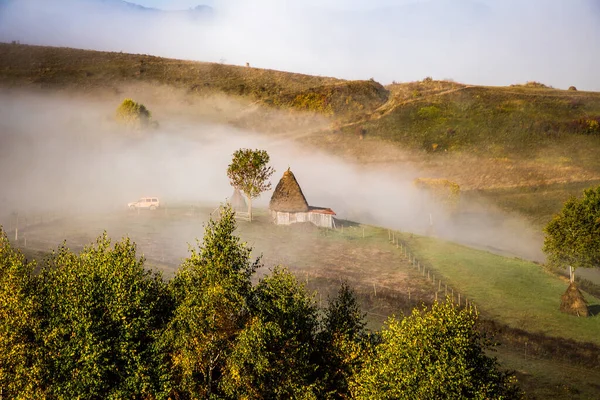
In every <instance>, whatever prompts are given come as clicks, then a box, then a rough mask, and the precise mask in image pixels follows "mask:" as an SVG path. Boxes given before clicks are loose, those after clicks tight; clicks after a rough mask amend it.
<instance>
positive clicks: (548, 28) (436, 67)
mask: <svg viewBox="0 0 600 400" xmlns="http://www.w3.org/2000/svg"><path fill="white" fill-rule="evenodd" d="M214 3H215V4H214V9H213V8H208V7H200V8H198V9H196V10H194V11H182V12H166V11H156V10H152V9H149V8H144V7H139V6H135V5H131V4H127V3H125V2H122V1H118V0H110V1H100V0H62V1H52V2H50V1H43V0H26V1H14V0H5V2H4V3H3V4H4V6H3V7H2V8H1V9H0V40H2V41H13V40H18V41H20V42H21V43H28V44H40V45H52V46H69V47H77V48H87V49H96V50H110V51H123V52H131V53H144V54H153V55H159V56H166V57H174V58H181V59H193V60H202V61H213V62H225V63H231V64H237V65H244V64H245V63H246V62H249V63H250V65H251V66H256V67H260V68H271V69H280V70H287V71H295V72H302V73H308V74H314V75H327V76H336V77H339V78H347V79H369V78H371V77H373V78H375V79H376V80H378V81H381V82H383V83H390V82H391V81H393V80H395V81H413V80H417V79H422V78H423V77H425V76H433V77H434V78H438V79H443V78H452V79H455V80H457V81H461V82H468V83H475V84H488V85H508V84H512V83H519V82H525V81H529V80H536V81H541V82H544V83H546V84H549V85H553V86H555V87H560V88H567V87H569V86H571V85H575V86H577V87H578V88H580V89H587V90H600V82H599V81H598V79H597V74H596V73H595V70H594V68H593V67H592V66H594V65H597V64H598V62H599V61H600V55H599V53H598V52H597V51H595V50H596V49H597V48H598V40H599V39H598V38H600V25H599V24H598V21H599V20H600V10H599V9H598V5H597V2H595V1H593V0H579V1H573V2H568V3H567V2H564V1H560V0H549V1H546V0H532V1H528V2H518V1H513V0H510V1H502V2H499V1H491V0H478V1H476V0H460V1H448V0H431V1H402V2H390V1H382V0H380V1H376V2H371V3H369V5H368V6H366V5H364V3H361V4H359V3H358V2H339V1H334V0H330V1H325V2H308V3H305V2H302V3H298V2H292V1H274V0H259V1H253V2H246V1H242V0H233V1H227V2H214ZM201 5H202V4H201V2H199V6H201ZM107 27H110V29H107Z"/></svg>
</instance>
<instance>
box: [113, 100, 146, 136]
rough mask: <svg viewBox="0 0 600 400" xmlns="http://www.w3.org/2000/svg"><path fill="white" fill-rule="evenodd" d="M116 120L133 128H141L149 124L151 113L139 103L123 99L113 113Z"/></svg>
mask: <svg viewBox="0 0 600 400" xmlns="http://www.w3.org/2000/svg"><path fill="white" fill-rule="evenodd" d="M115 118H116V120H117V122H119V123H121V124H124V125H126V126H128V127H130V128H133V129H141V128H145V127H148V126H149V125H151V123H152V121H151V119H152V113H150V110H148V109H147V108H146V106H144V105H143V104H141V103H137V102H135V101H133V100H132V99H125V100H123V102H122V103H121V104H120V105H119V107H118V108H117V111H116V113H115Z"/></svg>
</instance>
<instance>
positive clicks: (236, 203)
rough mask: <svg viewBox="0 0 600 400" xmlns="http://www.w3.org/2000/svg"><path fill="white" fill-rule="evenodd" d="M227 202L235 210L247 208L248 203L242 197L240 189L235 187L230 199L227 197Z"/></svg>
mask: <svg viewBox="0 0 600 400" xmlns="http://www.w3.org/2000/svg"><path fill="white" fill-rule="evenodd" d="M229 204H230V205H231V208H233V209H234V210H236V211H237V210H243V211H246V210H247V209H248V205H247V204H246V200H245V199H244V196H242V192H240V189H235V190H234V191H233V194H232V195H231V199H229Z"/></svg>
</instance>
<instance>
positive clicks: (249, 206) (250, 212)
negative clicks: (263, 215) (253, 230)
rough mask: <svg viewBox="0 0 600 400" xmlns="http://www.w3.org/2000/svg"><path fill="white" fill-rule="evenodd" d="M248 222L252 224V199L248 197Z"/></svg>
mask: <svg viewBox="0 0 600 400" xmlns="http://www.w3.org/2000/svg"><path fill="white" fill-rule="evenodd" d="M248 220H249V221H250V222H252V198H251V197H250V196H248Z"/></svg>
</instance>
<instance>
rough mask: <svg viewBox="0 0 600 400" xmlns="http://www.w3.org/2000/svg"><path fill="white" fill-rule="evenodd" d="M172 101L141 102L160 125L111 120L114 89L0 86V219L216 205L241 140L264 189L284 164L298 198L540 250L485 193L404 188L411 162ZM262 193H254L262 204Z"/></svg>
mask: <svg viewBox="0 0 600 400" xmlns="http://www.w3.org/2000/svg"><path fill="white" fill-rule="evenodd" d="M159 97H160V96H159ZM177 102H178V101H177V99H176V98H173V99H171V100H167V101H165V100H162V102H161V101H160V100H158V99H157V100H155V103H147V104H148V107H149V108H150V110H153V109H154V110H159V112H158V113H157V115H158V116H159V117H160V118H161V120H160V128H159V129H157V130H154V131H149V132H143V133H135V132H128V131H124V130H122V128H120V127H119V126H118V125H116V124H115V123H114V121H113V119H112V115H113V113H114V105H115V104H118V97H117V96H114V99H113V101H106V100H100V99H98V98H94V97H90V96H65V95H58V94H50V93H44V94H40V93H37V94H35V93H24V92H16V91H6V92H3V93H2V94H0V121H2V124H1V125H0V128H1V129H0V143H2V146H1V147H0V182H2V187H3V193H2V195H1V196H0V211H2V212H1V213H0V214H2V215H0V224H5V225H7V226H8V222H9V221H10V218H11V217H10V214H11V213H14V212H18V213H21V214H23V215H27V214H28V213H32V212H39V211H41V212H45V211H46V212H47V211H52V212H54V211H56V212H59V213H64V214H66V215H69V214H73V213H75V214H77V213H110V212H112V211H115V210H124V209H126V204H127V202H129V201H134V200H136V199H138V198H139V197H141V196H158V197H159V198H160V199H161V201H163V202H164V204H166V205H168V204H171V205H172V204H188V205H189V204H204V205H213V206H215V207H216V205H218V204H219V203H222V202H224V201H225V200H226V198H228V197H230V196H231V194H232V192H233V189H232V188H231V186H230V185H229V180H228V178H227V176H226V169H227V165H228V164H229V162H230V161H231V155H232V154H233V152H234V151H235V150H237V149H239V148H243V147H248V148H261V149H265V150H267V151H268V152H269V154H270V155H271V164H272V165H273V166H274V168H275V170H276V173H275V175H274V176H273V178H272V180H271V181H272V183H273V188H274V187H275V185H276V184H277V182H278V181H279V179H280V178H281V176H282V174H283V172H284V171H285V170H286V169H287V168H288V167H291V169H292V171H293V172H294V174H295V175H296V178H297V179H298V181H299V183H300V185H301V187H302V190H303V192H304V194H305V196H306V197H307V200H308V202H309V204H310V205H313V206H320V207H331V208H333V209H334V211H335V212H336V213H337V217H338V218H341V219H349V220H353V221H357V222H361V223H370V224H375V225H379V226H384V227H388V228H393V229H400V230H403V231H409V232H415V233H420V234H425V233H427V230H428V229H429V224H430V222H431V220H430V219H431V218H432V217H433V219H434V222H435V230H436V233H437V234H438V235H439V236H440V237H443V238H446V239H451V240H455V241H458V242H462V243H465V244H470V245H475V246H479V247H485V248H492V249H495V251H500V252H506V253H508V254H515V255H519V256H522V257H527V258H533V259H539V258H540V250H539V249H540V238H539V233H537V232H535V231H534V230H532V229H531V227H530V226H529V224H528V223H527V222H526V221H525V220H524V219H522V218H520V217H518V216H511V215H507V214H505V213H503V212H500V211H499V210H497V209H495V208H494V207H492V206H491V205H485V204H483V205H482V204H480V205H468V204H467V205H465V206H466V208H468V209H470V210H471V211H472V214H465V215H458V216H454V217H453V216H451V215H449V214H448V213H447V211H446V210H445V209H444V208H443V207H440V205H436V203H435V202H433V201H431V199H428V198H427V197H426V196H425V195H424V193H421V192H419V191H418V190H417V189H416V188H415V186H414V185H413V183H412V182H413V179H414V178H415V177H418V176H420V171H418V170H416V169H414V168H412V167H410V166H409V165H397V166H391V165H388V166H381V165H372V166H368V165H357V164H354V163H351V162H347V161H345V160H343V159H341V158H339V157H336V156H332V155H330V154H327V153H325V152H322V151H318V150H316V149H314V148H310V147H305V146H303V145H301V144H299V143H297V142H294V141H293V140H288V139H285V138H279V137H278V136H277V135H275V136H270V135H263V134H260V133H257V132H250V131H246V130H243V129H235V128H232V127H228V126H225V125H215V124H211V123H208V122H206V123H201V122H198V121H197V120H193V119H190V118H189V117H186V116H185V115H180V116H176V115H174V114H170V113H169V112H168V111H167V112H165V111H164V110H169V109H171V108H172V106H171V105H169V104H167V103H173V105H176V104H177ZM160 110H163V111H160ZM31 115H35V116H36V117H35V118H34V119H33V118H31ZM270 196H271V192H267V193H264V194H263V195H262V196H261V197H260V198H259V199H258V201H256V202H255V204H256V205H257V206H259V207H264V208H266V207H267V205H268V202H269V199H270ZM109 233H110V232H109ZM191 239H192V238H182V239H181V242H182V243H185V242H186V240H191Z"/></svg>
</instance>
